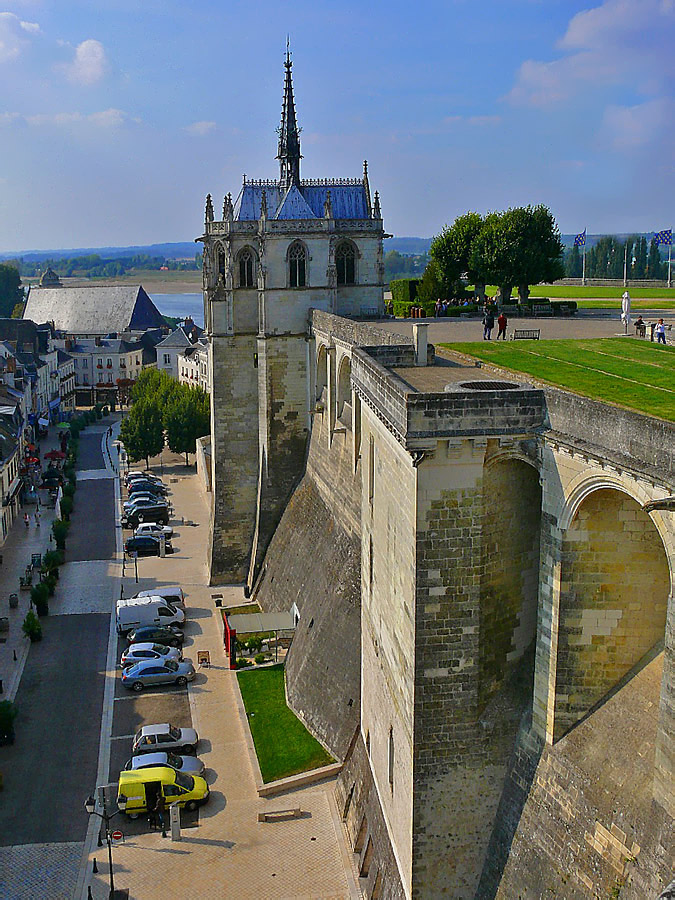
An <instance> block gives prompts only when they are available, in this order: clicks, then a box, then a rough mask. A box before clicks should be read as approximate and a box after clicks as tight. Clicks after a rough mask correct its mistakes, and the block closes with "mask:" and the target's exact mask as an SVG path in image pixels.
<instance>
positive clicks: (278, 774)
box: [237, 665, 335, 782]
mask: <svg viewBox="0 0 675 900" xmlns="http://www.w3.org/2000/svg"><path fill="white" fill-rule="evenodd" d="M237 678H238V679H239V689H240V690H241V696H242V699H243V701H244V707H245V709H246V714H247V716H248V721H249V725H250V728H251V734H252V736H253V743H254V744H255V751H256V753H257V754H258V762H259V764H260V771H261V773H262V777H263V781H264V782H268V781H276V780H277V778H286V777H287V776H288V775H296V774H297V773H298V772H308V771H309V770H310V769H318V768H319V767H320V766H327V765H329V764H330V763H332V762H335V760H334V759H333V758H332V757H331V756H329V755H328V753H326V751H325V750H324V749H323V747H322V746H321V744H320V743H319V742H318V741H316V740H314V738H313V737H312V735H311V734H310V733H309V732H308V731H307V729H306V728H305V726H304V725H303V724H302V722H301V721H300V720H299V719H298V718H297V716H295V715H294V713H292V712H291V710H290V709H289V708H288V706H286V696H285V693H284V668H283V666H280V665H279V666H270V667H269V668H264V669H257V670H256V669H250V670H247V669H243V670H242V671H241V672H237Z"/></svg>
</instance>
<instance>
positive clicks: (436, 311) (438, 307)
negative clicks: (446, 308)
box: [434, 297, 443, 319]
mask: <svg viewBox="0 0 675 900" xmlns="http://www.w3.org/2000/svg"><path fill="white" fill-rule="evenodd" d="M442 309H443V304H442V303H441V298H440V297H439V298H438V300H437V301H436V303H435V305H434V319H438V318H440V315H441V310H442Z"/></svg>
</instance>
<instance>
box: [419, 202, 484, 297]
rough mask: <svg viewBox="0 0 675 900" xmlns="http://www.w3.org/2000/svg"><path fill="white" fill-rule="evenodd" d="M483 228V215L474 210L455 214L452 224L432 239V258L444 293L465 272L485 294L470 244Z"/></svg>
mask: <svg viewBox="0 0 675 900" xmlns="http://www.w3.org/2000/svg"><path fill="white" fill-rule="evenodd" d="M482 228H483V217H482V216H481V215H480V213H477V212H468V213H465V214H464V215H463V216H458V217H457V218H456V219H455V221H454V222H453V223H452V225H450V226H448V225H446V226H445V228H444V229H443V231H442V232H441V233H440V234H439V235H437V236H436V237H435V238H434V239H433V241H432V242H431V258H432V260H433V261H434V262H435V263H436V266H437V272H438V277H439V279H440V281H441V283H442V284H443V287H444V289H445V292H446V293H449V292H450V291H451V290H452V288H453V287H454V286H455V285H456V284H457V283H458V282H459V281H460V280H461V279H462V278H463V277H464V276H465V275H466V277H467V278H468V280H469V282H470V283H471V284H473V285H474V286H475V288H476V293H478V294H479V296H483V295H484V294H485V283H486V282H485V278H484V275H483V271H482V269H481V268H480V266H479V267H476V266H475V265H474V262H473V260H474V257H473V255H472V250H473V245H474V242H475V240H476V238H477V237H478V235H479V234H480V232H481V230H482Z"/></svg>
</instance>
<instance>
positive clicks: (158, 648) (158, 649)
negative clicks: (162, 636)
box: [152, 644, 169, 656]
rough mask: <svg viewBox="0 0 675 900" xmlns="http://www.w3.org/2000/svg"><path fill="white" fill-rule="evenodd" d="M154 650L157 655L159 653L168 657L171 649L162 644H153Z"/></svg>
mask: <svg viewBox="0 0 675 900" xmlns="http://www.w3.org/2000/svg"><path fill="white" fill-rule="evenodd" d="M152 649H153V650H154V651H155V653H159V655H160V656H166V654H167V653H168V652H169V648H168V647H163V646H162V645H161V644H153V645H152Z"/></svg>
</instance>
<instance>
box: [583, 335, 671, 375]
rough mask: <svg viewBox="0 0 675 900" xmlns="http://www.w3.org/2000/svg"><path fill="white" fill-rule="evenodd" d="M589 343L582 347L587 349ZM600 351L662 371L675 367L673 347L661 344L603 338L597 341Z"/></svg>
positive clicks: (638, 340)
mask: <svg viewBox="0 0 675 900" xmlns="http://www.w3.org/2000/svg"><path fill="white" fill-rule="evenodd" d="M590 343H591V342H590V341H588V342H586V341H584V342H583V346H584V347H587V345H588V344H590ZM598 344H599V347H600V351H599V352H602V353H611V355H613V356H618V357H620V358H621V359H633V360H635V361H636V362H640V363H644V364H646V365H650V366H656V367H658V368H663V369H669V368H670V369H672V367H673V365H675V347H668V346H664V345H663V344H657V343H653V344H652V343H651V342H647V343H645V342H644V341H643V340H641V339H631V338H629V339H628V340H626V339H625V338H605V339H600V340H599V341H598Z"/></svg>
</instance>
